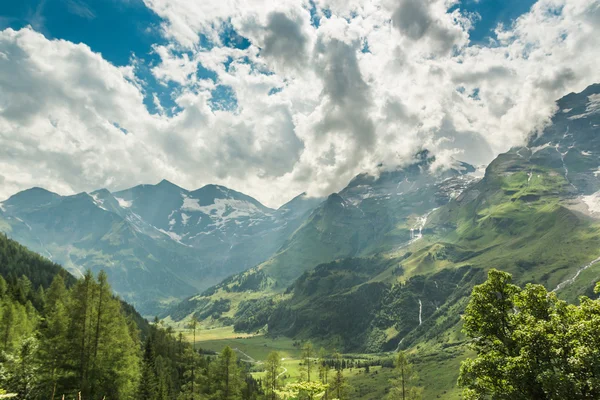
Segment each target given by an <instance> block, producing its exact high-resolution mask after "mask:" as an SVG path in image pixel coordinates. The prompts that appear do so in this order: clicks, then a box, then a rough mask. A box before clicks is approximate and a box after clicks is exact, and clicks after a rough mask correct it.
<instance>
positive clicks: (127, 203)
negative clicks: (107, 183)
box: [115, 197, 133, 208]
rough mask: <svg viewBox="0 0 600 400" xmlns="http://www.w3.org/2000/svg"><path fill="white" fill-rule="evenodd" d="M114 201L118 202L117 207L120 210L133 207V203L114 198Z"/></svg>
mask: <svg viewBox="0 0 600 400" xmlns="http://www.w3.org/2000/svg"><path fill="white" fill-rule="evenodd" d="M115 199H116V200H117V201H118V202H119V206H120V207H122V208H130V207H131V206H132V205H133V201H130V200H125V199H122V198H120V197H115Z"/></svg>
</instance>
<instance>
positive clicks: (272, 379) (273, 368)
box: [264, 351, 281, 400]
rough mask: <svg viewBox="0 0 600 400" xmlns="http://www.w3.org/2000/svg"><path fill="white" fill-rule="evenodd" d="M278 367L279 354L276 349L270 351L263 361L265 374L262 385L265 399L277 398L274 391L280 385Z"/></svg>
mask: <svg viewBox="0 0 600 400" xmlns="http://www.w3.org/2000/svg"><path fill="white" fill-rule="evenodd" d="M280 368H281V355H280V354H279V353H278V352H276V351H272V352H271V353H269V355H268V356H267V359H266V361H265V371H266V376H265V381H264V385H265V395H266V400H277V393H276V391H277V390H279V388H280V386H281V378H280V376H281V374H280V372H281V371H280Z"/></svg>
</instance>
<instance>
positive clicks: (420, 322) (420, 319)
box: [419, 299, 423, 325]
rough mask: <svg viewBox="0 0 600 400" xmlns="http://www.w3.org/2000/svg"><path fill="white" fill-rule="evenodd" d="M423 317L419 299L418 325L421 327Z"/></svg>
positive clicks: (421, 304)
mask: <svg viewBox="0 0 600 400" xmlns="http://www.w3.org/2000/svg"><path fill="white" fill-rule="evenodd" d="M422 315H423V303H421V299H419V325H421V324H422V323H423V318H421V317H422Z"/></svg>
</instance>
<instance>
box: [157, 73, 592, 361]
mask: <svg viewBox="0 0 600 400" xmlns="http://www.w3.org/2000/svg"><path fill="white" fill-rule="evenodd" d="M599 129H600V85H592V86H590V87H588V88H587V89H586V90H585V91H584V92H582V93H578V94H570V95H568V96H566V97H564V98H562V99H561V100H559V101H558V102H557V111H556V113H555V115H554V117H553V118H552V121H551V123H550V124H549V125H548V126H547V127H546V128H545V129H544V130H543V132H541V133H540V134H534V135H532V136H531V137H530V138H529V139H528V140H527V142H526V143H525V145H523V146H518V147H514V148H512V149H510V150H509V151H508V152H506V153H503V154H500V155H499V156H498V157H497V158H496V159H495V160H494V161H493V162H492V163H490V165H489V166H488V167H487V168H486V170H485V174H484V175H483V177H482V178H481V179H479V178H477V177H475V176H474V174H473V169H472V168H470V167H469V166H467V165H465V164H457V165H456V166H455V168H451V169H449V170H447V171H446V172H445V173H443V174H439V173H436V171H432V170H431V168H430V167H431V165H433V162H432V161H433V159H432V158H430V157H429V155H428V154H427V153H426V152H423V153H421V155H420V159H418V160H417V162H416V163H415V164H413V165H410V166H408V167H405V168H404V169H401V170H398V171H393V172H387V173H383V174H381V175H380V176H379V177H371V176H367V175H361V176H358V177H356V178H355V179H354V180H353V181H352V182H351V183H350V184H349V185H348V187H346V188H345V189H344V190H342V191H341V192H340V193H338V194H333V195H331V196H329V198H327V199H326V200H325V201H324V202H323V203H321V204H320V205H319V206H318V207H317V208H316V209H315V210H314V211H313V212H312V214H311V215H310V216H309V217H308V218H307V220H306V221H305V222H304V223H303V224H302V226H301V227H300V228H299V229H298V230H297V231H296V232H295V233H294V234H293V235H292V236H291V237H290V239H289V240H288V241H286V242H285V244H284V245H283V246H282V248H281V249H280V250H279V251H278V252H277V253H276V254H275V255H274V256H273V257H271V258H270V259H269V260H267V261H266V262H264V263H261V264H259V265H258V266H256V267H254V268H252V269H250V270H248V271H245V272H243V273H240V274H238V275H236V276H232V277H230V278H228V279H227V280H225V281H223V282H222V283H220V284H219V285H216V286H214V287H212V288H211V289H209V290H207V291H205V292H204V293H202V294H200V295H197V296H193V297H191V298H189V299H187V300H186V301H184V302H182V303H181V304H179V305H178V306H177V307H176V308H174V309H172V310H170V311H169V312H168V313H166V314H165V315H164V316H169V317H170V318H171V319H172V320H175V321H177V320H185V319H186V318H188V317H189V316H190V315H196V316H197V317H200V318H201V319H202V320H203V321H204V323H205V326H206V327H212V326H220V325H234V327H235V328H236V330H238V331H247V332H253V331H265V332H268V333H269V334H271V335H275V336H277V335H285V336H289V337H295V338H299V339H302V338H312V339H314V338H319V339H320V340H323V341H328V342H329V345H330V346H332V347H334V348H342V349H344V350H347V351H381V350H393V349H395V348H397V347H403V346H410V345H411V344H415V343H424V342H427V341H429V340H433V341H436V343H438V346H439V343H446V344H445V345H444V346H447V345H452V343H455V344H460V343H462V342H463V341H464V336H462V334H461V332H460V326H461V318H460V315H461V313H462V312H463V310H464V307H465V305H466V302H467V301H468V296H469V294H470V293H471V290H472V288H473V286H474V285H476V284H478V283H481V282H483V280H485V277H486V273H487V270H489V269H490V268H497V269H501V270H505V271H508V272H511V273H512V274H513V276H514V277H515V281H516V282H518V283H520V284H526V283H530V282H533V283H541V284H543V285H545V286H546V287H547V288H548V289H550V290H555V291H556V292H557V293H558V295H559V296H560V297H562V298H565V299H567V300H569V301H576V300H577V298H578V296H579V295H582V294H585V295H588V296H591V295H593V292H592V289H593V285H594V283H595V282H596V281H598V280H600V263H597V262H598V261H599V260H600V258H599V257H600V223H599V218H600V179H599V175H600V173H599V167H600V142H599V139H598V133H599ZM431 348H435V346H433V345H432V347H431Z"/></svg>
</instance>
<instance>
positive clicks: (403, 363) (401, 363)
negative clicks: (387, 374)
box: [387, 351, 423, 400]
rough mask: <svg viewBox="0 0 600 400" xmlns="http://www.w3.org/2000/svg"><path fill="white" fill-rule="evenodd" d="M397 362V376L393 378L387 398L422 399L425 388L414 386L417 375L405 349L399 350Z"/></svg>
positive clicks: (392, 399)
mask: <svg viewBox="0 0 600 400" xmlns="http://www.w3.org/2000/svg"><path fill="white" fill-rule="evenodd" d="M395 364H396V365H395V367H396V378H395V379H392V380H391V384H392V388H391V390H390V392H389V393H388V395H387V398H388V399H390V400H396V399H398V400H421V393H422V392H423V389H422V388H420V387H417V386H414V382H415V381H416V379H417V375H416V374H415V373H414V370H413V366H412V364H411V363H410V362H409V361H408V358H407V356H406V354H405V353H404V352H403V351H400V352H398V356H397V357H396V362H395Z"/></svg>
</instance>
